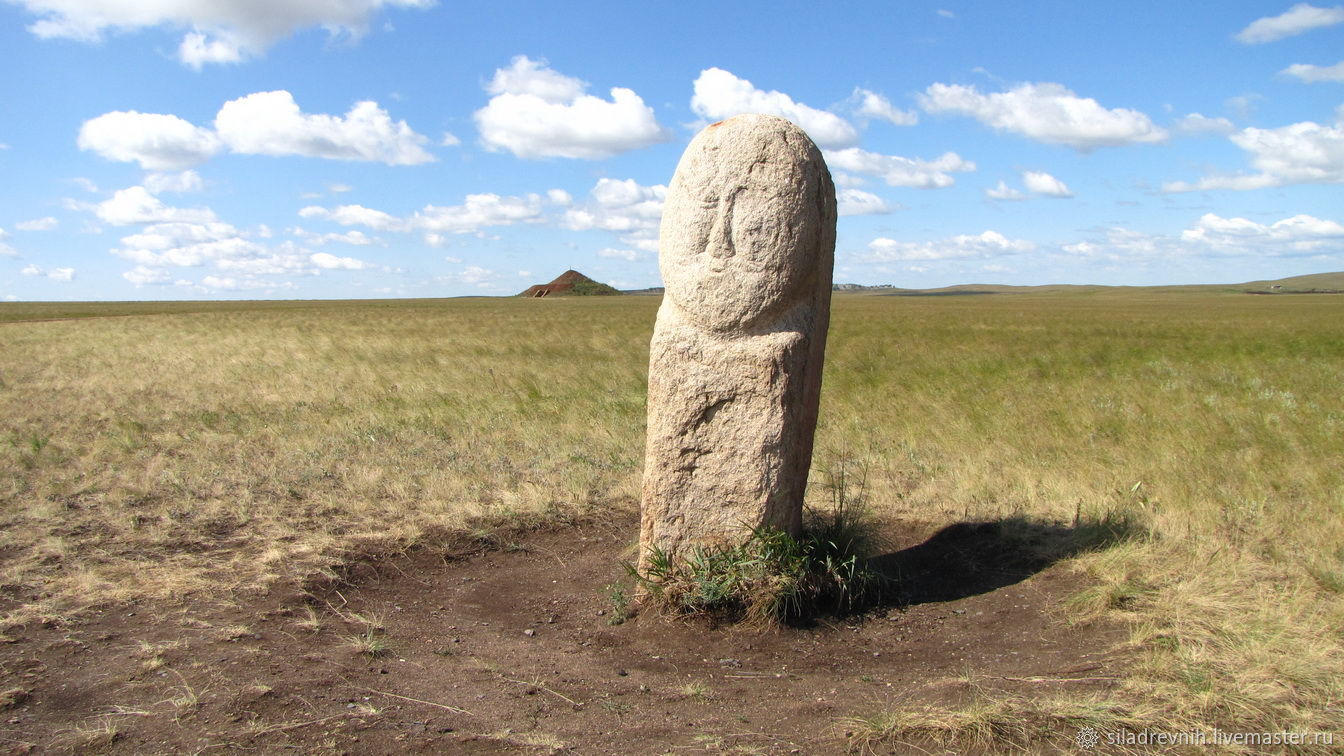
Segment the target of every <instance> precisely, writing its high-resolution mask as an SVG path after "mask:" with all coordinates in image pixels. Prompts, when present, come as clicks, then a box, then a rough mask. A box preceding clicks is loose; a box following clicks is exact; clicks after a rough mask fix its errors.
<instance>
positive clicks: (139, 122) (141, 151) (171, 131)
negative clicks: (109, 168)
mask: <svg viewBox="0 0 1344 756" xmlns="http://www.w3.org/2000/svg"><path fill="white" fill-rule="evenodd" d="M78 145H79V148H80V149H81V150H92V151H94V152H97V153H98V154H99V155H102V156H103V157H105V158H107V159H108V160H117V161H121V162H127V163H129V162H137V163H139V164H140V167H141V168H144V169H145V170H147V171H175V170H181V169H183V168H189V167H191V166H193V165H196V164H198V163H202V162H205V161H206V160H208V159H209V158H210V156H211V155H214V154H215V153H216V152H218V151H219V149H220V146H221V145H220V142H219V137H217V136H216V135H215V134H214V132H212V131H210V130H209V129H203V128H201V127H199V126H193V125H192V124H190V123H188V122H187V121H184V120H182V119H181V118H178V117H177V116H174V115H163V114H159V113H138V112H136V111H134V110H131V111H120V110H117V111H113V112H111V113H104V114H103V115H100V116H98V117H97V118H91V119H89V120H87V121H85V122H84V125H83V126H81V127H80V129H79V139H78Z"/></svg>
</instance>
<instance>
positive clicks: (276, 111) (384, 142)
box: [215, 90, 434, 165]
mask: <svg viewBox="0 0 1344 756" xmlns="http://www.w3.org/2000/svg"><path fill="white" fill-rule="evenodd" d="M215 131H216V132H217V133H218V134H219V138H220V139H221V140H223V141H224V143H225V144H227V145H228V146H229V149H230V150H232V151H233V152H239V153H243V154H246V155H276V156H280V155H305V156H308V157H320V158H328V159H332V160H367V161H373V162H380V163H386V164H388V165H418V164H420V163H428V162H432V161H433V160H434V156H433V155H431V154H429V153H428V152H426V151H425V150H424V147H423V145H424V144H426V143H428V142H429V140H428V139H427V138H426V137H424V136H421V135H420V134H417V133H415V132H414V131H413V130H412V129H411V127H410V126H408V125H406V122H405V121H397V122H395V123H394V122H393V121H392V117H391V116H390V115H388V113H387V111H386V110H383V109H382V108H380V107H378V103H376V102H372V101H364V102H357V103H355V105H354V106H353V107H352V108H350V112H348V113H346V114H345V116H344V117H343V118H342V117H337V116H332V115H310V114H308V113H304V112H303V111H301V110H300V109H299V105H298V103H297V102H295V101H294V97H293V95H291V94H290V93H289V92H286V91H284V90H277V91H274V92H257V93H255V94H250V95H247V96H246V97H240V98H238V99H236V100H230V101H229V102H226V103H224V107H222V108H220V109H219V113H218V114H217V115H216V116H215Z"/></svg>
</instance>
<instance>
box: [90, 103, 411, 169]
mask: <svg viewBox="0 0 1344 756" xmlns="http://www.w3.org/2000/svg"><path fill="white" fill-rule="evenodd" d="M214 126H215V130H214V131H211V130H210V129H207V128H203V127H200V126H195V125H193V124H191V123H189V122H187V121H185V120H183V119H181V118H178V117H177V116H175V115H166V114H162V113H138V112H136V111H128V112H122V111H114V112H111V113H104V114H103V115H100V116H98V117H97V118H92V119H89V120H88V121H85V122H84V125H83V126H82V127H81V128H80V130H79V140H78V144H79V148H80V149H82V150H92V151H94V152H97V153H98V154H100V155H102V156H103V157H105V158H107V159H109V160H118V161H122V162H138V163H139V164H140V167H141V168H144V169H145V170H147V171H176V170H181V169H184V168H189V167H191V166H193V165H197V164H199V163H202V162H204V161H206V160H208V159H209V158H210V157H211V156H213V155H214V154H215V153H217V152H219V151H220V150H221V149H224V148H226V147H227V148H228V149H229V150H231V151H232V152H236V153H240V154H245V155H273V156H285V155H303V156H308V157H320V158H329V159H332V160H366V161H376V162H381V163H386V164H388V165H418V164H420V163H428V162H432V161H433V160H434V159H435V158H434V156H433V155H431V154H429V153H428V152H426V151H425V149H424V147H423V145H425V144H427V143H428V142H429V140H428V139H427V138H426V137H424V136H422V135H420V134H417V133H416V132H415V131H414V130H412V129H411V127H410V126H408V125H407V124H406V122H405V121H396V122H393V121H392V117H391V116H390V115H388V112H387V111H386V110H383V109H382V108H380V107H378V103H376V102H372V101H365V102H357V103H355V104H354V106H353V107H351V108H350V111H349V112H348V113H346V114H345V116H343V117H338V116H333V115H326V114H318V115H313V114H308V113H304V112H303V111H301V110H300V109H299V105H298V103H296V102H295V101H294V97H293V95H291V94H290V93H289V92H286V91H284V90H277V91H274V92H256V93H254V94H250V95H247V96H245V97H240V98H238V99H236V100H230V101H229V102H226V103H224V105H223V107H221V108H220V109H219V112H218V113H216V114H215V123H214ZM158 180H161V181H169V180H170V179H168V178H160V179H158ZM177 180H178V181H179V182H182V181H188V180H190V181H192V182H193V184H192V185H191V187H192V188H191V189H167V190H166V191H194V190H196V189H198V188H199V184H200V177H199V176H196V175H195V174H191V175H190V176H188V175H187V174H182V175H181V176H179V177H178V179H177ZM146 186H151V184H150V180H147V182H146Z"/></svg>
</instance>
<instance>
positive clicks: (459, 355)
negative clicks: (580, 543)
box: [0, 289, 1344, 747]
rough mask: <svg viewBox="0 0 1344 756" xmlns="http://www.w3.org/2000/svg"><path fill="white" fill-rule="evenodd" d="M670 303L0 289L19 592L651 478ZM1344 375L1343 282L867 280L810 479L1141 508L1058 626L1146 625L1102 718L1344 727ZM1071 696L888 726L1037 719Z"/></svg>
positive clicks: (922, 513) (305, 563)
mask: <svg viewBox="0 0 1344 756" xmlns="http://www.w3.org/2000/svg"><path fill="white" fill-rule="evenodd" d="M657 304H658V300H657V298H656V297H574V298H565V299H557V300H548V301H541V302H534V301H528V300H519V299H499V300H440V301H433V300H418V301H407V302H288V303H173V304H166V305H163V304H153V303H129V304H128V303H114V304H107V305H99V304H70V305H65V304H60V305H57V304H42V305H26V304H12V305H11V304H4V305H0V321H8V322H3V323H0V471H3V475H0V555H3V556H0V558H2V559H3V570H4V582H5V585H6V588H7V590H8V591H9V592H10V595H12V596H14V597H15V598H16V601H14V602H11V603H9V604H7V606H8V607H9V609H8V613H7V615H6V616H5V617H4V618H3V621H4V623H6V624H7V625H12V624H14V623H32V622H61V621H63V619H64V618H68V617H76V616H78V615H79V614H80V613H81V612H82V611H84V610H85V609H86V608H87V607H89V606H91V605H95V604H103V603H107V602H114V601H119V600H130V599H137V600H159V601H162V600H173V599H175V598H178V597H186V596H208V595H213V594H222V595H227V594H228V593H229V592H231V591H232V592H250V591H258V590H264V589H266V588H267V587H269V586H274V585H276V584H278V583H285V582H302V581H303V580H305V579H307V578H309V577H310V576H312V575H314V574H317V573H320V572H322V571H327V572H329V573H333V574H334V572H335V571H338V570H339V568H340V567H341V566H342V565H343V564H346V563H348V562H349V561H350V560H351V559H353V558H355V557H357V556H359V555H361V554H365V553H368V552H370V551H379V550H398V549H404V548H407V547H409V546H411V545H414V544H417V543H425V542H429V541H433V540H434V539H436V538H438V537H439V536H440V535H442V534H444V533H447V532H456V531H470V530H471V529H473V528H481V527H488V525H489V524H490V523H502V522H514V523H517V522H553V521H556V520H557V519H559V520H563V519H572V518H574V517H576V516H581V515H583V514H584V513H587V512H591V511H601V510H602V509H605V508H610V507H625V508H632V507H633V506H635V502H636V501H637V497H638V491H639V476H640V466H641V461H642V460H641V456H642V448H643V438H642V427H643V411H644V404H643V401H644V391H645V375H646V365H647V344H648V338H649V334H650V332H651V328H652V323H653V318H654V312H655V309H656V307H657ZM557 308H558V309H559V310H563V312H557ZM99 315H118V316H124V317H98V316H99ZM53 317H55V318H70V319H65V320H55V321H48V322H18V321H24V320H30V321H31V320H34V319H41V318H53ZM1341 385H1344V297H1339V296H1325V295H1303V296H1291V297H1288V296H1278V297H1275V296H1249V295H1244V294H1237V293H1227V292H1219V291H1209V290H1206V291H1189V292H1182V291H1175V290H1172V291H1152V290H1143V289H1136V290H1104V291H1067V290H1065V291H1057V292H1047V293H1032V294H995V295H982V296H975V297H958V296H943V297H880V296H857V295H856V296H837V297H836V300H835V304H834V308H833V315H832V326H831V333H830V340H829V349H828V354H827V365H826V374H825V379H824V388H823V392H822V409H821V423H820V426H819V429H818V436H817V455H816V461H817V469H816V471H815V472H814V477H813V481H814V483H818V484H819V485H815V486H814V487H813V489H814V490H813V491H812V493H811V494H810V495H811V497H812V499H811V501H810V504H811V505H813V506H814V507H819V508H823V509H824V508H825V507H826V506H829V505H830V504H831V503H832V502H831V499H832V498H833V487H830V488H828V485H827V481H828V480H830V478H828V476H827V474H826V472H825V471H826V469H827V468H828V467H830V468H832V472H833V473H834V472H835V471H834V469H833V468H835V467H836V464H837V460H844V461H845V465H846V468H845V472H844V476H848V479H847V480H846V482H845V483H844V487H845V488H846V489H847V490H855V482H854V481H855V477H854V476H855V474H856V473H857V474H858V478H859V479H861V480H862V483H863V486H862V499H863V501H864V502H866V504H867V505H868V507H869V509H870V511H871V512H872V513H873V514H874V516H876V517H877V518H879V519H882V520H920V521H925V522H928V523H929V524H930V525H932V526H935V527H938V526H942V525H947V524H952V523H956V522H963V521H1004V522H1019V521H1020V522H1043V523H1061V524H1065V525H1067V524H1069V523H1108V522H1115V521H1117V518H1119V519H1123V520H1124V521H1125V524H1126V527H1128V528H1131V529H1132V530H1133V532H1140V533H1143V534H1144V536H1143V537H1140V538H1122V539H1111V540H1109V541H1107V542H1105V544H1104V545H1101V546H1099V547H1097V548H1093V549H1088V550H1082V551H1079V552H1078V553H1076V554H1075V555H1074V556H1072V557H1070V558H1068V559H1067V560H1065V561H1064V562H1063V563H1062V567H1063V568H1065V569H1072V570H1077V571H1079V572H1082V573H1085V574H1086V575H1088V576H1090V580H1091V583H1092V585H1093V586H1094V587H1093V588H1091V589H1089V590H1088V591H1087V592H1086V593H1084V594H1082V595H1080V596H1078V597H1076V598H1075V599H1074V601H1072V602H1071V603H1070V604H1069V605H1068V606H1066V607H1061V617H1062V618H1063V619H1062V620H1061V621H1063V620H1067V621H1072V622H1080V623H1082V622H1090V621H1094V620H1102V619H1104V620H1106V621H1116V622H1121V623H1123V624H1124V625H1125V626H1126V627H1128V628H1129V639H1128V644H1127V646H1128V648H1127V650H1128V653H1129V656H1130V658H1131V659H1133V660H1134V666H1133V668H1132V669H1130V670H1127V672H1126V676H1125V678H1124V680H1123V681H1122V682H1121V684H1120V685H1119V687H1118V688H1117V689H1116V691H1115V695H1114V700H1113V701H1112V702H1111V703H1110V704H1108V706H1109V708H1107V709H1106V717H1109V718H1110V720H1111V721H1115V722H1126V723H1131V724H1142V723H1147V724H1149V725H1151V726H1154V727H1161V728H1164V729H1175V728H1177V727H1191V728H1195V727H1206V728H1211V727H1213V726H1218V727H1221V728H1222V729H1223V730H1224V731H1234V730H1241V731H1246V730H1274V731H1277V730H1290V731H1291V730H1330V731H1339V730H1341V729H1344V717H1342V716H1341V711H1340V710H1341V709H1344V681H1342V680H1341V678H1340V676H1339V675H1338V674H1337V670H1338V669H1340V668H1344V634H1341V630H1340V628H1342V627H1344V596H1342V595H1341V586H1344V551H1342V550H1341V548H1342V547H1341V544H1344V467H1341V465H1340V461H1339V460H1340V456H1339V449H1340V448H1341V439H1342V438H1344V393H1341V391H1340V386H1341ZM4 629H5V628H4V627H3V626H0V631H3V630H4ZM1066 703H1067V702H1052V701H1044V700H1022V699H1005V700H1001V701H988V700H985V701H981V702H980V704H979V706H981V707H982V708H983V711H981V709H975V708H973V707H972V708H963V709H960V710H948V711H941V712H933V713H930V712H926V711H922V710H920V709H918V708H912V707H907V706H904V705H900V704H892V705H891V706H890V707H888V708H887V709H886V710H884V711H881V712H877V713H875V714H874V715H873V717H874V718H875V720H874V721H876V720H878V719H880V720H881V721H882V722H884V723H886V724H885V725H884V726H883V727H872V728H867V730H866V731H867V732H869V733H870V735H873V736H874V737H881V738H887V739H895V740H900V739H901V738H902V737H905V735H904V734H903V733H905V734H909V733H919V732H923V733H925V734H926V735H927V734H928V733H931V732H934V730H936V731H937V732H938V733H941V734H940V735H939V736H938V737H939V738H942V739H947V740H948V742H957V741H958V739H959V738H965V739H966V742H968V743H969V742H980V740H981V739H983V738H986V737H987V738H990V739H991V740H992V739H993V738H995V737H1000V736H1001V737H1005V738H1009V739H1011V737H1017V736H1015V735H1011V733H1016V732H1019V731H1021V732H1024V733H1026V734H1025V735H1024V736H1023V738H1025V740H1024V741H1023V742H1026V743H1031V742H1033V741H1032V740H1031V739H1032V738H1033V737H1036V738H1038V739H1037V740H1036V741H1034V742H1036V743H1038V744H1041V743H1046V742H1048V741H1041V740H1039V737H1041V736H1037V735H1033V733H1037V732H1038V729H1039V728H1038V727H1037V726H1036V725H1038V724H1040V723H1042V722H1044V723H1045V724H1044V725H1042V726H1044V727H1046V729H1047V730H1049V729H1050V728H1052V727H1053V728H1056V729H1058V728H1059V727H1064V726H1065V725H1064V724H1061V723H1060V720H1058V719H1056V718H1050V717H1052V716H1053V714H1052V712H1055V713H1058V712H1068V711H1071V709H1068V708H1066V707H1064V705H1065V704H1066ZM985 712H988V713H985ZM1042 717H1044V719H1043V718H1042ZM1099 721H1100V720H1099ZM986 722H988V724H985V723H986ZM887 725H890V726H887ZM935 725H936V727H935ZM1069 726H1072V725H1069ZM929 727H934V730H930V729H928V728H929ZM996 733H998V734H996ZM1010 735H1011V737H1010ZM930 737H931V736H930ZM1033 747H1034V746H1033ZM1040 747H1046V746H1045V745H1041V746H1040Z"/></svg>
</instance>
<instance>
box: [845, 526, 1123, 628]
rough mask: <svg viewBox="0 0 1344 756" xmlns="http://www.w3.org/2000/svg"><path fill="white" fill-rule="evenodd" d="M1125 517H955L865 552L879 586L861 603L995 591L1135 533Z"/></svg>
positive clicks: (905, 602)
mask: <svg viewBox="0 0 1344 756" xmlns="http://www.w3.org/2000/svg"><path fill="white" fill-rule="evenodd" d="M1142 535H1143V530H1142V529H1141V528H1140V527H1138V526H1137V525H1136V524H1135V523H1134V521H1133V520H1132V519H1131V518H1128V517H1125V516H1123V515H1120V516H1117V515H1114V514H1112V515H1108V516H1107V517H1105V518H1104V519H1101V520H1097V521H1092V522H1081V523H1075V524H1073V525H1063V524H1058V523H1048V522H1040V521H1035V520H1030V519H1026V518H1021V517H1013V518H1006V519H1002V520H992V521H981V522H959V523H955V524H952V525H948V526H947V527H944V528H942V529H941V530H939V531H937V532H936V533H934V534H933V535H932V536H930V537H929V538H928V539H926V540H925V541H924V542H923V543H919V544H917V545H914V546H910V547H908V548H903V549H900V550H897V551H891V552H888V553H883V554H879V555H877V556H874V557H870V558H869V560H868V566H869V567H870V569H871V570H872V571H873V572H874V573H876V575H877V577H878V579H879V581H880V583H881V590H879V591H878V592H877V593H876V595H875V596H874V597H873V600H872V603H870V604H869V605H868V608H883V607H907V606H913V605H917V604H928V603H937V602H944V601H956V600H957V599H963V598H967V597H969V596H977V595H980V594H982V593H989V592H992V591H996V590H998V589H1000V588H1004V587H1007V586H1010V585H1014V584H1016V583H1020V582H1022V581H1023V580H1026V579H1027V578H1029V577H1031V576H1032V575H1035V574H1037V573H1039V572H1041V571H1043V570H1045V569H1046V568H1048V567H1049V566H1050V565H1052V564H1054V563H1056V562H1058V561H1060V560H1061V559H1065V558H1068V557H1071V556H1074V555H1076V554H1080V553H1083V552H1087V551H1095V550H1099V549H1104V548H1106V547H1107V546H1110V545H1113V544H1115V543H1119V542H1121V541H1125V540H1129V539H1132V538H1136V537H1141V536H1142Z"/></svg>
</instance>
